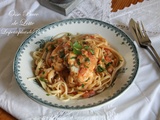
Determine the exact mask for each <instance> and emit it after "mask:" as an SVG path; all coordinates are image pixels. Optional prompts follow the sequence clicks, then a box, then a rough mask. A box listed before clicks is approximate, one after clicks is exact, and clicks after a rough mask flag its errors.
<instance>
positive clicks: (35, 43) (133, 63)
mask: <svg viewBox="0 0 160 120" xmlns="http://www.w3.org/2000/svg"><path fill="white" fill-rule="evenodd" d="M62 32H70V33H72V34H76V33H81V34H83V33H84V34H85V33H91V34H94V33H98V34H100V35H101V36H103V37H104V38H106V39H107V41H108V42H109V44H110V45H111V46H112V47H113V48H115V49H116V50H117V51H119V53H120V54H121V55H122V56H123V57H124V59H125V65H124V67H123V68H122V69H121V71H120V74H119V75H118V78H117V80H116V81H115V84H114V85H113V87H111V88H109V89H106V90H105V91H104V92H102V93H100V94H98V95H95V96H93V97H91V98H87V99H80V100H71V101H69V102H63V101H60V100H58V99H57V98H56V97H54V96H47V95H46V94H47V93H46V92H45V91H44V90H43V89H42V88H41V87H40V86H39V85H38V84H37V83H36V82H35V80H28V79H27V78H28V77H32V76H34V75H33V72H32V61H33V59H32V56H31V52H33V51H35V50H36V49H37V48H39V46H40V45H42V44H43V43H44V42H45V41H47V40H50V38H51V37H52V36H55V35H57V34H58V33H62ZM138 67H139V58H138V53H137V50H136V47H135V45H134V44H133V42H132V41H131V39H130V38H129V37H128V36H127V35H126V34H125V33H124V32H122V31H121V30H119V29H118V28H116V27H114V26H112V25H110V24H108V23H105V22H102V21H98V20H93V19H84V18H79V19H68V20H63V21H60V22H56V23H52V24H49V25H46V26H45V27H43V28H41V29H39V30H37V31H36V32H35V33H33V34H32V35H31V36H30V37H28V38H27V39H26V40H25V41H24V42H23V43H22V44H21V45H20V47H19V49H18V50H17V53H16V56H15V60H14V74H15V78H16V81H17V83H18V85H19V86H20V88H21V89H22V91H24V93H25V94H26V95H27V96H29V97H30V98H31V99H33V100H35V101H36V102H39V103H42V104H43V105H47V106H51V107H56V108H62V109H72V110H77V109H85V108H91V107H95V106H99V105H101V104H104V103H107V102H109V101H111V100H113V99H114V98H116V97H117V96H119V95H120V94H121V93H122V92H124V91H125V90H127V88H128V87H129V86H130V85H131V83H132V82H133V80H134V79H135V76H136V74H137V71H138Z"/></svg>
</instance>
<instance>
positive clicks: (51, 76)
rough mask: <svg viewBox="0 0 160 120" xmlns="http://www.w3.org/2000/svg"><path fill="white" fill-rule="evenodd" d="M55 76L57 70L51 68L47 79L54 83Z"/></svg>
mask: <svg viewBox="0 0 160 120" xmlns="http://www.w3.org/2000/svg"><path fill="white" fill-rule="evenodd" d="M54 76H55V70H51V71H50V72H49V73H48V77H47V80H48V81H49V83H52V79H53V78H54Z"/></svg>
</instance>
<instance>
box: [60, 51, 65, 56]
mask: <svg viewBox="0 0 160 120" xmlns="http://www.w3.org/2000/svg"><path fill="white" fill-rule="evenodd" d="M64 56H65V53H64V50H63V51H60V52H59V57H60V58H64Z"/></svg>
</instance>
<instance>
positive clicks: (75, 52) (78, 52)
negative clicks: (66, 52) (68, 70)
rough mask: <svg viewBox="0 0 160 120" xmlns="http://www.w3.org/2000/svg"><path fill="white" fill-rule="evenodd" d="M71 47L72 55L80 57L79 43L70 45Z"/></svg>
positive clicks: (80, 46) (80, 47)
mask: <svg viewBox="0 0 160 120" xmlns="http://www.w3.org/2000/svg"><path fill="white" fill-rule="evenodd" d="M71 47H72V49H73V53H74V54H76V55H80V54H81V49H82V45H81V44H80V43H78V42H77V41H76V42H74V43H73V44H71Z"/></svg>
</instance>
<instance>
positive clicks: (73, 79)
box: [33, 33, 124, 100]
mask: <svg viewBox="0 0 160 120" xmlns="http://www.w3.org/2000/svg"><path fill="white" fill-rule="evenodd" d="M52 39H53V40H52V41H48V42H46V43H45V46H44V47H43V48H39V49H38V50H37V51H34V52H33V58H34V64H35V70H34V74H35V77H36V80H37V81H38V83H39V84H40V85H41V86H42V87H43V89H44V90H45V91H47V93H48V94H50V95H55V96H57V97H58V98H59V99H60V100H70V99H78V98H88V97H91V96H93V95H95V94H97V93H100V92H102V91H103V90H104V89H105V88H107V87H109V86H110V84H111V83H112V80H113V77H114V76H115V73H116V72H117V70H119V69H120V68H121V67H122V66H123V64H124V59H123V57H122V56H121V55H120V54H119V53H118V52H117V51H115V50H114V49H113V48H111V47H110V46H109V44H108V43H107V41H106V39H104V38H103V37H101V36H100V35H98V34H77V35H72V34H70V33H65V34H61V36H60V35H58V36H56V37H54V38H52Z"/></svg>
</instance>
